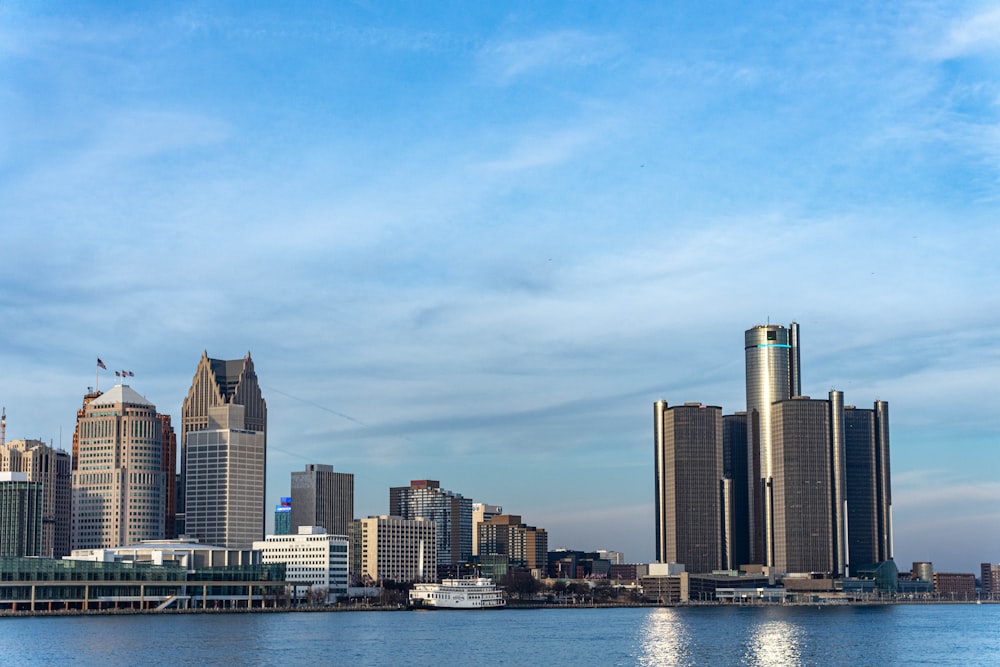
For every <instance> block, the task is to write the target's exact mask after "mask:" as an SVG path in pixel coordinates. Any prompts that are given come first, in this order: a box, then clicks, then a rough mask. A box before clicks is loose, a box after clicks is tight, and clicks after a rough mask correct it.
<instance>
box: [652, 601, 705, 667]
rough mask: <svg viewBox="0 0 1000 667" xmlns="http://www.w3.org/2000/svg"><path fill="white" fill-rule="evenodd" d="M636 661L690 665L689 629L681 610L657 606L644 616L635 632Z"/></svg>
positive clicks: (691, 663)
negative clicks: (637, 659) (638, 631)
mask: <svg viewBox="0 0 1000 667" xmlns="http://www.w3.org/2000/svg"><path fill="white" fill-rule="evenodd" d="M639 640H640V645H641V653H640V655H639V664H640V665H693V664H695V661H694V659H693V657H692V655H691V631H690V629H689V628H688V624H687V623H686V622H685V620H684V618H683V616H682V614H681V613H680V612H679V611H677V610H674V609H657V610H656V611H654V612H653V613H650V614H649V615H647V616H646V619H645V621H644V622H643V624H642V629H641V630H640V633H639Z"/></svg>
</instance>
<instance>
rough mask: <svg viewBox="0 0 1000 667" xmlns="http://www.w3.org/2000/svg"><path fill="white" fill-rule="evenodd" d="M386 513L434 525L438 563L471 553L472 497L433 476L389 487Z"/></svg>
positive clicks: (455, 560)
mask: <svg viewBox="0 0 1000 667" xmlns="http://www.w3.org/2000/svg"><path fill="white" fill-rule="evenodd" d="M294 502H295V501H292V504H293V506H294ZM389 514H390V515H392V516H400V517H403V518H404V519H416V518H424V519H428V520H430V521H433V522H434V523H435V524H436V525H437V562H438V565H445V566H447V565H456V564H459V563H467V562H469V559H470V558H471V557H472V499H471V498H465V497H463V496H462V495H461V494H458V493H452V492H451V491H445V490H444V489H442V488H441V483H440V482H438V481H437V480H433V479H417V480H412V481H411V482H410V485H409V486H397V487H392V488H390V489H389Z"/></svg>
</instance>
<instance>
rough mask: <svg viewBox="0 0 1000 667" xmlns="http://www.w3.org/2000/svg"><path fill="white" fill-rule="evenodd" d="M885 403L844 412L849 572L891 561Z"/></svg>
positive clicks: (890, 514)
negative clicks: (852, 569) (851, 569)
mask: <svg viewBox="0 0 1000 667" xmlns="http://www.w3.org/2000/svg"><path fill="white" fill-rule="evenodd" d="M888 424H889V405H888V403H886V402H885V401H876V402H875V405H874V407H873V408H872V409H870V410H869V409H864V408H856V407H854V406H848V407H846V408H845V409H844V425H845V431H846V437H845V444H846V447H845V449H846V457H847V483H846V494H845V495H846V498H845V500H846V504H847V526H848V556H847V562H848V565H849V566H850V567H851V568H858V567H861V566H866V565H871V564H873V563H881V562H882V561H884V560H888V559H890V558H892V498H891V494H890V488H889V427H888Z"/></svg>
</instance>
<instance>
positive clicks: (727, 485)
mask: <svg viewBox="0 0 1000 667" xmlns="http://www.w3.org/2000/svg"><path fill="white" fill-rule="evenodd" d="M722 478H723V488H722V491H723V493H722V503H723V514H722V516H723V527H722V534H723V537H724V539H725V553H726V562H725V563H724V564H723V565H724V566H725V568H726V569H727V570H737V569H739V567H740V566H741V565H744V564H747V563H749V562H751V561H750V532H749V530H748V527H749V523H750V514H749V512H750V510H749V507H748V505H747V501H748V500H749V495H750V491H749V489H748V488H747V481H748V479H749V475H748V474H747V413H745V412H737V413H735V414H732V415H723V416H722Z"/></svg>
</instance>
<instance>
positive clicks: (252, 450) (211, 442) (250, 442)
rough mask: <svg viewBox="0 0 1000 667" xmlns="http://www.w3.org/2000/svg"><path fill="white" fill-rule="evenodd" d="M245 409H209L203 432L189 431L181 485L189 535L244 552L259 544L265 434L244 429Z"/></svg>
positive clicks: (235, 405) (261, 525) (236, 406)
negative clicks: (185, 471) (184, 469)
mask: <svg viewBox="0 0 1000 667" xmlns="http://www.w3.org/2000/svg"><path fill="white" fill-rule="evenodd" d="M244 412H245V408H244V407H243V406H242V405H237V404H227V405H217V406H212V407H210V408H208V423H207V424H206V425H205V428H204V429H201V430H194V431H188V432H187V433H186V434H185V436H184V442H185V444H186V445H187V476H186V477H187V479H186V483H185V492H184V493H185V496H186V502H187V507H186V517H185V530H186V532H187V534H188V535H193V536H194V537H197V538H198V539H199V540H201V541H202V542H205V543H208V544H212V545H215V546H224V547H230V548H236V549H249V548H251V547H252V545H253V543H254V542H255V541H258V540H262V539H263V538H264V482H265V478H264V456H265V447H264V434H263V433H262V432H260V431H251V430H249V429H246V428H245V424H246V416H245V414H244Z"/></svg>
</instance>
